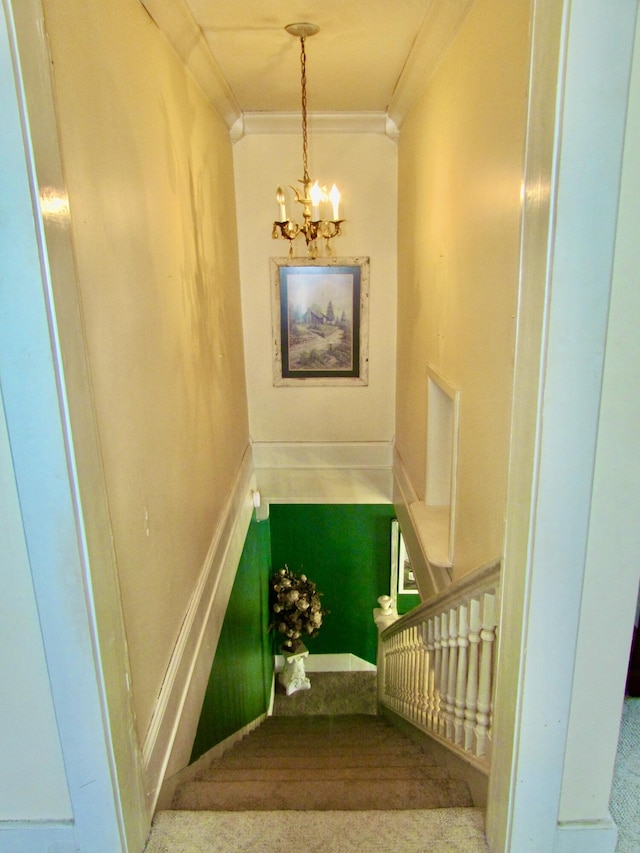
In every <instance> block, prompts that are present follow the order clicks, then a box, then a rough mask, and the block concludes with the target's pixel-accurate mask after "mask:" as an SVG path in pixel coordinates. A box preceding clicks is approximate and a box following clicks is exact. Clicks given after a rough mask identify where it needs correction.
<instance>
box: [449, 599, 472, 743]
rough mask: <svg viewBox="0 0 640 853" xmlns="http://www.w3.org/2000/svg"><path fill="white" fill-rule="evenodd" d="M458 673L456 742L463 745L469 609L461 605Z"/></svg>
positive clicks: (455, 722)
mask: <svg viewBox="0 0 640 853" xmlns="http://www.w3.org/2000/svg"><path fill="white" fill-rule="evenodd" d="M458 620H459V621H458V672H457V676H456V710H455V720H454V724H453V728H454V741H455V742H456V743H457V744H461V743H462V742H463V740H464V712H465V700H466V692H467V655H468V649H469V617H468V607H467V605H466V604H461V605H460V608H459V611H458Z"/></svg>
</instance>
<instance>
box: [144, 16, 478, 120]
mask: <svg viewBox="0 0 640 853" xmlns="http://www.w3.org/2000/svg"><path fill="white" fill-rule="evenodd" d="M141 2H142V3H143V5H144V6H145V8H146V9H147V11H148V12H149V13H150V15H151V17H152V18H154V20H155V21H156V23H157V24H158V26H159V27H160V29H161V30H162V31H163V32H164V34H165V35H166V37H167V38H168V39H169V41H170V42H171V43H172V44H173V46H174V47H175V48H176V50H177V51H178V53H179V54H180V55H181V57H182V59H183V61H184V62H185V64H186V65H187V66H188V67H189V68H190V69H191V71H192V73H194V75H195V76H196V78H197V79H198V80H199V82H200V84H201V85H202V87H203V89H204V90H205V92H206V93H207V94H208V95H209V97H210V98H211V99H212V100H213V101H214V103H215V104H216V106H217V108H218V109H219V111H220V112H221V113H222V115H223V117H224V118H225V120H226V121H227V123H228V124H229V126H230V127H231V126H232V125H233V124H234V123H235V122H236V121H237V120H238V119H239V118H241V117H242V116H244V115H246V114H247V113H262V112H268V113H283V112H284V113H286V112H295V111H297V112H299V110H300V42H299V40H298V39H297V38H295V37H293V36H291V35H289V34H288V33H287V32H286V31H285V29H284V28H285V26H286V25H287V24H290V23H294V22H299V21H309V22H311V23H314V24H317V25H318V26H319V27H320V32H319V33H318V34H317V35H314V36H312V37H309V38H308V39H307V42H306V53H307V94H308V110H309V113H313V112H319V113H381V114H387V115H389V116H390V117H391V118H392V119H393V120H394V121H395V122H396V123H397V124H399V123H400V121H401V119H402V118H403V117H404V114H406V110H407V109H408V106H409V105H410V102H411V99H412V96H413V95H414V94H415V92H417V91H418V90H419V89H420V88H422V86H423V85H424V82H425V79H426V77H428V75H429V74H430V73H431V71H432V70H433V68H434V67H435V65H436V63H437V61H438V58H439V56H440V54H441V52H442V50H443V48H444V47H445V46H446V44H447V43H448V42H449V41H450V39H451V38H452V36H453V34H454V33H455V31H456V29H457V28H458V26H459V24H460V21H461V20H462V18H463V17H464V15H465V14H466V13H467V11H468V10H469V8H470V6H471V5H472V3H473V0H273V2H270V0H141Z"/></svg>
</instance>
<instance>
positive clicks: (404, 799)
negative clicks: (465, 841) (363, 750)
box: [173, 779, 473, 811]
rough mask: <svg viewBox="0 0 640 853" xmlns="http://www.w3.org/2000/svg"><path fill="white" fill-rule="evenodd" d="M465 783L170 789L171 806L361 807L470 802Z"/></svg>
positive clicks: (321, 782)
mask: <svg viewBox="0 0 640 853" xmlns="http://www.w3.org/2000/svg"><path fill="white" fill-rule="evenodd" d="M472 805H473V803H472V800H471V796H470V794H469V789H468V787H467V785H466V784H465V783H463V782H456V781H454V780H451V779H437V780H433V779H401V780H398V779H360V780H354V779H346V780H345V779H343V780H314V781H307V780H305V781H304V782H298V781H295V782H292V783H291V784H289V785H286V786H281V787H275V788H274V786H273V784H272V782H271V781H267V782H263V783H261V782H255V781H248V782H247V781H242V782H234V781H228V780H226V781H224V782H211V781H201V782H188V783H186V784H185V785H183V786H181V787H180V788H179V789H178V791H177V792H176V797H175V799H174V803H173V808H174V809H181V808H182V809H184V808H188V809H189V810H193V811H198V810H203V809H207V810H228V811H240V810H245V809H247V810H256V811H262V810H273V809H278V810H288V809H292V810H296V811H300V810H302V811H304V810H318V811H326V810H337V811H343V810H364V809H375V810H378V809H425V808H426V809H428V808H452V807H468V806H472Z"/></svg>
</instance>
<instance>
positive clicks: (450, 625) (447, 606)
mask: <svg viewBox="0 0 640 853" xmlns="http://www.w3.org/2000/svg"><path fill="white" fill-rule="evenodd" d="M499 586H500V563H499V562H494V563H491V564H489V565H487V566H483V567H481V568H480V569H477V570H476V571H474V572H472V573H470V574H469V575H467V576H465V577H464V578H463V579H462V580H461V581H459V582H458V583H456V584H452V585H451V586H450V587H449V588H448V589H446V590H444V591H443V592H442V593H440V594H439V595H438V596H436V597H435V598H433V599H431V600H430V601H426V602H424V603H423V604H421V605H420V606H419V607H416V608H415V609H414V610H412V611H411V612H410V613H407V614H406V615H405V616H402V617H400V618H398V617H397V615H396V614H395V613H394V612H393V611H391V610H390V609H389V602H390V599H389V598H384V599H381V605H382V610H377V611H375V615H376V622H377V623H378V627H379V630H380V636H379V649H378V700H379V702H380V703H381V704H382V705H383V706H385V707H387V708H389V709H390V710H391V711H393V712H394V713H396V714H398V715H399V716H400V717H403V718H404V719H406V720H408V721H409V722H411V723H412V724H413V725H415V726H416V727H417V728H419V729H421V730H422V731H425V732H427V733H428V734H429V735H431V736H432V737H434V738H436V739H437V740H439V741H440V742H442V743H443V744H445V745H446V746H448V747H449V748H450V749H452V750H454V751H456V752H458V753H459V754H461V755H464V757H465V758H466V760H468V761H470V762H471V763H472V764H474V765H475V766H477V767H478V768H479V769H481V770H484V771H486V772H488V770H489V766H490V763H491V718H492V697H493V685H494V666H495V641H496V636H497V630H498V623H497V616H498V605H499V592H500V589H499Z"/></svg>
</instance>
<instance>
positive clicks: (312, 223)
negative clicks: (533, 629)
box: [271, 24, 344, 258]
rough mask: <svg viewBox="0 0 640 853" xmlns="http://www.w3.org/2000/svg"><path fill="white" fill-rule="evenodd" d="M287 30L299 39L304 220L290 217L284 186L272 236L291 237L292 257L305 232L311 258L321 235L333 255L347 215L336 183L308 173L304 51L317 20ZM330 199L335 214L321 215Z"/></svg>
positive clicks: (279, 193)
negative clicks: (325, 182) (295, 243)
mask: <svg viewBox="0 0 640 853" xmlns="http://www.w3.org/2000/svg"><path fill="white" fill-rule="evenodd" d="M285 29H286V31H287V32H288V33H289V34H290V35H292V36H295V37H296V38H299V39H300V70H301V88H302V168H303V176H302V178H301V179H300V180H299V183H301V184H302V192H300V190H299V189H298V188H297V187H291V189H292V190H293V192H294V193H295V197H296V202H297V203H298V204H301V205H302V219H303V222H302V224H301V225H300V224H298V223H297V222H294V221H292V220H291V219H289V218H288V217H287V207H286V199H285V195H284V192H283V190H282V187H278V189H277V191H276V202H277V203H278V208H279V211H280V219H279V221H277V222H274V223H273V231H272V234H271V236H272V237H273V239H274V240H277V239H278V238H279V237H281V238H282V239H284V240H288V241H289V257H293V241H294V240H295V239H296V237H298V235H300V234H303V235H304V238H305V240H306V243H307V254H308V256H309V257H310V258H316V257H317V256H318V243H317V241H318V239H322V240H324V241H325V245H326V252H327V255H331V254H332V251H331V243H330V241H331V240H333V238H334V237H337V236H338V235H339V234H340V226H341V225H342V223H343V222H344V219H339V218H338V209H339V205H340V193H339V191H338V188H337V187H336V185H335V184H334V185H333V186H332V188H331V191H330V192H327V190H326V187H320V186H319V185H318V182H317V181H312V180H311V178H310V177H309V166H308V162H307V56H306V53H305V40H306V39H307V38H308V37H309V36H313V35H315V34H316V33H317V32H318V31H319V29H320V28H319V27H317V26H316V25H315V24H289V25H288V26H286V27H285ZM326 203H329V204H330V205H331V209H332V213H333V218H332V219H321V218H320V205H321V204H326Z"/></svg>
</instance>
